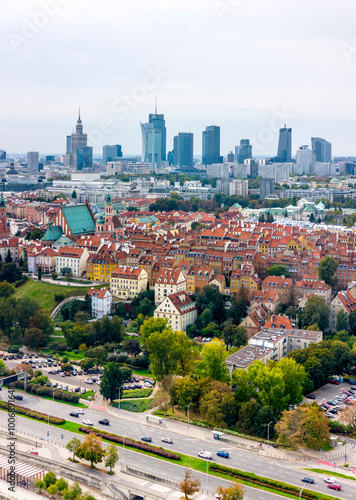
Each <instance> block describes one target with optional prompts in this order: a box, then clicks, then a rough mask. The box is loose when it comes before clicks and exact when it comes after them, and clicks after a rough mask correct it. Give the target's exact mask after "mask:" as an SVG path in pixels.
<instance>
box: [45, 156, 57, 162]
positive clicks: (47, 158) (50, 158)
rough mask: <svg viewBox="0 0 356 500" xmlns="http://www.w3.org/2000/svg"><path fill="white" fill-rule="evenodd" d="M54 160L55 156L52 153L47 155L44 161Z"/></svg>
mask: <svg viewBox="0 0 356 500" xmlns="http://www.w3.org/2000/svg"><path fill="white" fill-rule="evenodd" d="M50 161H56V157H55V156H54V155H47V156H46V162H50Z"/></svg>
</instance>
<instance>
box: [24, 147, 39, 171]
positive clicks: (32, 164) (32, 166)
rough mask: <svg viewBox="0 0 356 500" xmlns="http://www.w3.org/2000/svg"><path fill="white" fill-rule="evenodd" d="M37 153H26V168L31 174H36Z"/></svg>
mask: <svg viewBox="0 0 356 500" xmlns="http://www.w3.org/2000/svg"><path fill="white" fill-rule="evenodd" d="M38 162H39V153H38V151H29V152H28V153H27V168H28V170H31V171H32V172H38Z"/></svg>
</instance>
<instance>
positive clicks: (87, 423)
mask: <svg viewBox="0 0 356 500" xmlns="http://www.w3.org/2000/svg"><path fill="white" fill-rule="evenodd" d="M82 423H83V424H84V425H93V422H92V421H91V420H83V422H82Z"/></svg>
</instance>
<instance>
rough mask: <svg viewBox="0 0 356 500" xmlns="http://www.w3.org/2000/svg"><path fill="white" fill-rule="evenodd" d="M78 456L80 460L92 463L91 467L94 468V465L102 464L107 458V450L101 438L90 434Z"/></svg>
mask: <svg viewBox="0 0 356 500" xmlns="http://www.w3.org/2000/svg"><path fill="white" fill-rule="evenodd" d="M77 455H78V457H79V458H83V459H85V460H87V461H88V462H90V466H91V467H93V468H94V464H97V463H100V462H102V460H103V457H104V456H105V450H104V449H103V447H102V445H101V437H99V436H96V435H95V434H93V433H90V434H88V435H87V436H86V438H85V439H84V441H83V443H82V445H81V447H80V448H79V450H78V451H77Z"/></svg>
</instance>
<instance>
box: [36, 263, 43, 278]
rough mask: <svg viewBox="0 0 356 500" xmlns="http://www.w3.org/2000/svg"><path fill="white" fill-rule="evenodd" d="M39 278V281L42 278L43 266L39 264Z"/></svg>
mask: <svg viewBox="0 0 356 500" xmlns="http://www.w3.org/2000/svg"><path fill="white" fill-rule="evenodd" d="M37 278H38V281H41V279H42V267H41V266H38V270H37Z"/></svg>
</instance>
